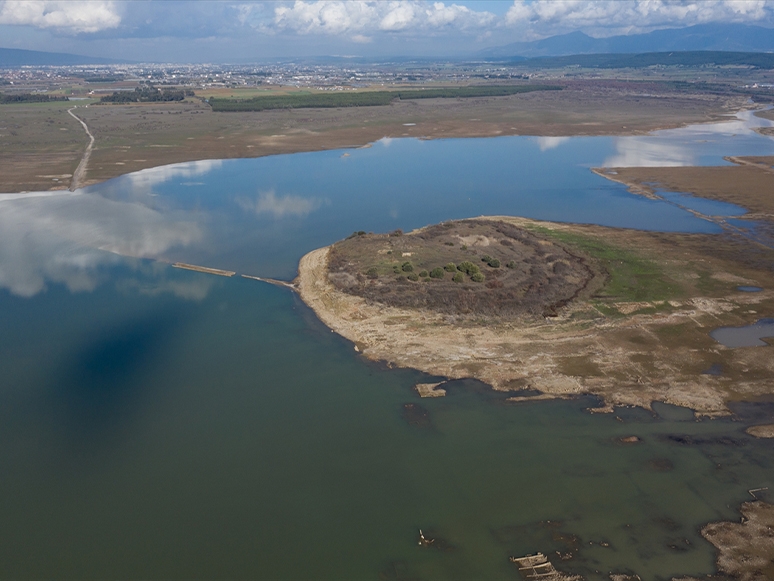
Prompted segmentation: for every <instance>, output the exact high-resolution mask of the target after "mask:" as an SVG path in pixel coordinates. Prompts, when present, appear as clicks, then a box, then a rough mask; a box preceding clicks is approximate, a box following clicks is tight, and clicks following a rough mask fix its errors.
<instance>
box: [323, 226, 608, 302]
mask: <svg viewBox="0 0 774 581" xmlns="http://www.w3.org/2000/svg"><path fill="white" fill-rule="evenodd" d="M501 264H510V265H511V267H510V268H501ZM328 265H329V280H330V281H331V283H332V284H333V285H334V286H335V287H336V288H337V289H339V290H341V291H343V292H346V293H349V294H353V295H357V296H362V297H364V298H366V299H369V300H371V301H375V302H379V303H383V304H387V305H390V306H395V307H404V308H405V307H409V308H428V309H432V310H435V311H440V312H443V313H453V314H466V315H467V314H471V315H484V316H497V317H513V316H517V315H522V314H532V315H542V316H556V314H557V310H558V309H560V308H561V307H563V306H564V305H566V304H567V303H569V302H570V301H572V300H573V299H575V298H577V297H578V296H579V294H580V293H581V292H582V291H584V290H585V289H586V288H587V286H588V285H589V283H590V281H591V280H592V279H594V278H595V277H598V275H599V274H600V271H599V269H598V268H597V267H596V266H595V265H594V264H593V262H592V261H589V260H587V259H586V257H584V256H581V255H579V254H576V253H573V252H572V251H571V250H569V249H568V248H566V247H565V246H564V245H563V244H558V243H556V242H552V241H550V240H549V239H547V238H546V237H544V236H541V235H540V234H537V233H534V232H530V231H528V230H526V229H524V228H520V227H517V226H514V225H512V224H508V223H505V222H493V221H486V220H462V221H458V222H446V223H443V224H439V225H436V226H430V227H427V228H424V229H422V230H418V231H416V232H412V233H410V234H403V235H400V236H396V235H390V234H365V233H362V234H361V233H359V232H358V233H355V235H353V236H350V237H349V238H347V239H346V240H342V241H341V242H338V243H336V244H334V245H333V247H332V248H331V252H330V257H329V263H328ZM396 275H397V276H396ZM410 283H416V284H410Z"/></svg>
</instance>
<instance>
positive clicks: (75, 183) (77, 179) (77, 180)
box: [67, 107, 94, 192]
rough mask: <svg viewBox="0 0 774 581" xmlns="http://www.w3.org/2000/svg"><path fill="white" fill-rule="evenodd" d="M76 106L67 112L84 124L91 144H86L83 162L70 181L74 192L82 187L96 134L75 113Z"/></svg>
mask: <svg viewBox="0 0 774 581" xmlns="http://www.w3.org/2000/svg"><path fill="white" fill-rule="evenodd" d="M76 108H77V107H73V108H72V109H68V110H67V112H68V113H69V114H70V116H71V117H72V118H73V119H75V120H76V121H77V122H78V123H80V124H81V125H83V130H84V131H85V132H86V135H88V136H89V144H88V145H87V146H86V151H84V152H83V157H82V158H81V163H79V164H78V168H77V169H76V170H75V173H74V174H73V179H72V181H71V182H70V191H71V192H74V191H75V190H77V189H78V188H79V187H80V184H81V182H82V181H83V177H84V175H86V166H87V165H88V164H89V158H90V157H91V149H92V147H94V136H93V135H92V134H91V131H89V126H88V125H86V123H85V122H84V120H83V119H81V118H80V117H78V116H77V115H76V114H75V113H73V109H76Z"/></svg>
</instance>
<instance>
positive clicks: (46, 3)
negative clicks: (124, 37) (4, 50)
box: [0, 0, 121, 33]
mask: <svg viewBox="0 0 774 581" xmlns="http://www.w3.org/2000/svg"><path fill="white" fill-rule="evenodd" d="M120 23H121V16H120V15H119V14H118V11H117V8H116V4H115V2H112V1H100V0H90V1H84V0H67V1H62V0H5V1H4V2H0V24H15V25H26V26H34V27H36V28H53V29H58V30H62V31H66V32H74V33H92V32H99V31H100V30H106V29H110V28H116V27H117V26H118V25H119V24H120Z"/></svg>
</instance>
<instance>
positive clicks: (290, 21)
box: [273, 0, 496, 42]
mask: <svg viewBox="0 0 774 581" xmlns="http://www.w3.org/2000/svg"><path fill="white" fill-rule="evenodd" d="M495 20H496V17H495V16H494V14H491V13H490V12H479V11H476V10H471V9H470V8H467V7H465V6H459V5H457V4H451V5H447V4H445V3H443V2H434V3H432V4H430V3H429V2H424V1H421V0H390V1H373V0H371V1H365V0H314V1H310V2H306V1H304V0H297V1H296V2H294V3H293V4H292V5H287V4H283V5H281V6H278V7H276V8H275V9H274V22H273V27H274V28H275V29H278V30H282V31H291V32H296V33H298V34H329V35H351V38H352V40H355V41H356V42H361V41H362V39H363V38H367V36H366V35H367V34H370V33H375V32H400V31H409V30H416V31H426V32H432V31H436V30H441V29H444V28H452V29H458V30H468V29H476V30H480V29H482V28H483V27H485V26H487V25H490V24H493V23H494V22H495Z"/></svg>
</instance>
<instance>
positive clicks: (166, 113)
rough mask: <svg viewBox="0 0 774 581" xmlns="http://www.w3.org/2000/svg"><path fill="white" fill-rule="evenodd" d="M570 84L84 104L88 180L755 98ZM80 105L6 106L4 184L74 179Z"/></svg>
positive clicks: (571, 125)
mask: <svg viewBox="0 0 774 581" xmlns="http://www.w3.org/2000/svg"><path fill="white" fill-rule="evenodd" d="M563 84H564V86H565V87H564V89H563V90H561V91H540V92H535V93H525V94H520V95H512V96H506V97H481V98H478V97H477V98H468V99H422V100H412V101H397V102H394V103H392V104H391V105H387V106H377V107H348V108H338V109H297V110H292V109H288V110H272V111H261V112H239V113H225V112H224V113H216V112H213V111H212V109H211V108H210V107H209V105H207V104H206V103H204V102H202V101H200V100H198V99H189V100H186V101H183V102H168V103H142V104H126V105H119V104H91V105H89V106H88V107H83V106H79V107H78V109H77V110H76V112H77V114H78V117H80V118H81V119H83V120H84V122H85V123H86V124H87V125H88V127H89V129H90V130H91V132H92V134H93V135H94V137H95V143H94V149H93V152H92V154H91V158H90V160H89V163H88V167H86V170H85V175H84V182H83V184H82V185H88V184H94V183H98V182H102V181H105V180H107V179H110V178H113V177H117V176H119V175H123V174H125V173H129V172H133V171H137V170H140V169H145V168H149V167H156V166H159V165H165V164H171V163H178V162H185V161H196V160H202V159H225V158H244V157H260V156H264V155H273V154H281V153H294V152H300V151H318V150H325V149H338V148H346V147H361V146H364V145H367V144H368V143H371V142H373V141H375V140H378V139H380V138H382V137H420V138H427V139H435V138H450V137H492V136H498V135H545V136H558V135H628V134H639V133H646V132H648V131H652V130H654V129H660V128H669V127H678V126H683V125H688V124H694V123H703V122H710V121H717V120H720V119H722V118H723V116H724V115H727V114H729V113H732V112H734V111H737V110H739V109H740V108H743V107H745V106H747V104H746V102H745V101H746V100H745V99H744V98H743V97H740V96H729V95H715V94H704V93H700V92H691V93H685V92H677V91H675V90H672V89H670V88H669V86H668V85H665V84H659V83H625V82H616V81H603V80H599V81H570V82H565V83H563ZM71 106H72V104H71V103H40V104H18V105H3V106H2V107H0V119H2V121H0V143H1V144H2V147H0V163H1V164H2V166H3V175H2V176H0V192H19V191H33V190H48V189H67V188H68V187H70V185H71V184H70V181H69V180H70V177H71V176H72V174H73V173H74V172H75V169H76V167H77V166H78V163H79V161H80V159H81V157H82V155H83V152H84V150H85V148H86V146H87V144H88V142H89V139H88V137H87V136H86V134H85V133H84V131H83V128H81V127H80V126H79V125H78V123H77V122H76V121H75V120H74V119H73V118H71V117H70V116H69V115H68V114H67V109H68V108H69V107H71ZM408 124H411V125H408Z"/></svg>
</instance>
